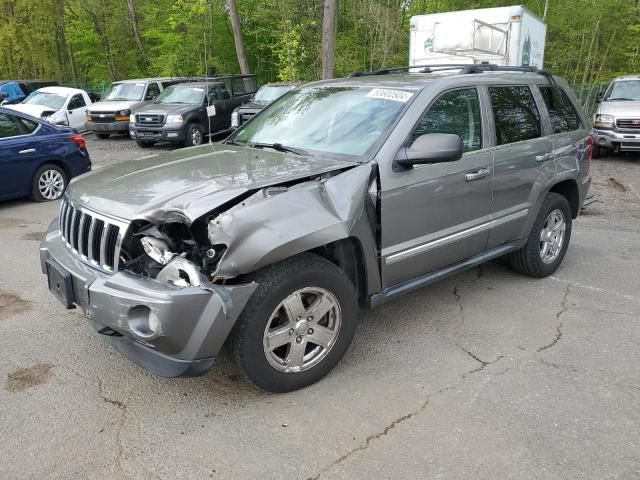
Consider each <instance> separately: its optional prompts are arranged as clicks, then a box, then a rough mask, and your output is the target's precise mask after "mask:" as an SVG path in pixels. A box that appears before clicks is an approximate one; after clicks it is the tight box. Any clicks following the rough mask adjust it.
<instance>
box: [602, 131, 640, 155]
mask: <svg viewBox="0 0 640 480" xmlns="http://www.w3.org/2000/svg"><path fill="white" fill-rule="evenodd" d="M592 133H593V142H594V144H595V145H598V146H600V147H605V148H611V149H614V150H620V151H628V152H634V151H640V132H638V133H623V132H618V131H615V130H600V129H595V128H594V129H593V132H592Z"/></svg>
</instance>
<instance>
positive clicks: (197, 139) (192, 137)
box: [184, 123, 204, 147]
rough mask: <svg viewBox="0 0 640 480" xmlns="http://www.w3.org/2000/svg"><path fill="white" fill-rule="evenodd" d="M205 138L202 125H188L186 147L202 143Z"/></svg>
mask: <svg viewBox="0 0 640 480" xmlns="http://www.w3.org/2000/svg"><path fill="white" fill-rule="evenodd" d="M203 138H204V134H203V133H202V127H201V126H200V125H198V124H197V123H192V124H191V125H189V126H188V127H187V137H186V138H185V140H184V145H185V147H195V146H197V145H202V140H203Z"/></svg>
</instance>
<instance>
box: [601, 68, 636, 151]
mask: <svg viewBox="0 0 640 480" xmlns="http://www.w3.org/2000/svg"><path fill="white" fill-rule="evenodd" d="M598 102H599V105H598V109H597V111H596V114H595V116H594V119H593V126H594V130H593V137H594V142H593V156H594V157H598V156H600V155H602V154H603V153H604V152H605V151H613V152H623V151H626V152H639V151H640V75H627V76H625V77H619V78H616V79H615V80H614V81H613V82H611V85H609V87H608V88H607V89H606V90H605V92H604V93H602V94H600V95H598Z"/></svg>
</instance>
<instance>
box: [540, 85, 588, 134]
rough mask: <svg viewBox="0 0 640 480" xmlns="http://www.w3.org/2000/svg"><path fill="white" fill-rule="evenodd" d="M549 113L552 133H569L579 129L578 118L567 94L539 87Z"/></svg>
mask: <svg viewBox="0 0 640 480" xmlns="http://www.w3.org/2000/svg"><path fill="white" fill-rule="evenodd" d="M540 93H542V98H543V99H544V103H545V105H546V106H547V110H548V111H549V117H550V119H551V127H552V128H553V133H562V132H571V131H573V130H578V129H579V128H580V117H579V116H578V112H576V109H575V108H574V106H573V104H572V103H571V100H569V97H567V94H566V93H565V92H564V90H562V89H561V88H558V87H540Z"/></svg>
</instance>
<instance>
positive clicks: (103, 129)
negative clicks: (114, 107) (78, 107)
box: [86, 120, 129, 133]
mask: <svg viewBox="0 0 640 480" xmlns="http://www.w3.org/2000/svg"><path fill="white" fill-rule="evenodd" d="M86 128H87V130H89V131H90V132H98V133H125V132H128V131H129V122H128V121H118V122H115V121H114V122H91V121H89V120H87V121H86Z"/></svg>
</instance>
